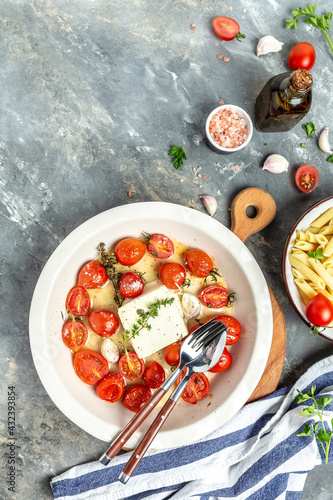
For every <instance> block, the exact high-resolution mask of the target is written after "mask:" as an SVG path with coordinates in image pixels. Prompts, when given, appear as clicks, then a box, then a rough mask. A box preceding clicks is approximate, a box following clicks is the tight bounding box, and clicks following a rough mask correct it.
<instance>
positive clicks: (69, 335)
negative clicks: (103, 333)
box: [62, 321, 88, 352]
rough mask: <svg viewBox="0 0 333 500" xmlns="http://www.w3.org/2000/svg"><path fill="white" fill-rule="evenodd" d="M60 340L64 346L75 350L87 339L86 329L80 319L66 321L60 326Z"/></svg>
mask: <svg viewBox="0 0 333 500" xmlns="http://www.w3.org/2000/svg"><path fill="white" fill-rule="evenodd" d="M62 340H63V341H64V344H65V346H66V347H68V348H69V349H71V350H72V351H74V352H77V351H79V350H80V349H81V347H83V346H84V344H85V343H86V342H87V340H88V330H87V328H86V326H85V325H84V324H83V323H82V322H81V321H67V323H65V324H64V326H63V327H62Z"/></svg>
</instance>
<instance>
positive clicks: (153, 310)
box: [122, 297, 175, 350]
mask: <svg viewBox="0 0 333 500" xmlns="http://www.w3.org/2000/svg"><path fill="white" fill-rule="evenodd" d="M174 300H175V298H174V297H171V298H169V299H162V300H159V299H157V300H156V301H155V302H152V303H151V304H149V305H148V306H147V309H148V310H147V311H144V310H143V309H138V310H137V311H136V313H137V315H138V319H137V321H136V323H134V325H133V326H132V328H131V329H130V330H125V331H124V333H123V335H122V338H123V341H124V344H123V349H125V350H126V345H127V344H128V342H129V341H130V340H132V339H133V338H135V337H137V336H138V335H139V333H140V332H141V330H142V329H143V328H147V330H151V325H150V324H149V320H150V319H152V318H156V317H157V316H158V312H159V309H160V308H161V307H166V306H168V305H170V304H172V303H173V301H174Z"/></svg>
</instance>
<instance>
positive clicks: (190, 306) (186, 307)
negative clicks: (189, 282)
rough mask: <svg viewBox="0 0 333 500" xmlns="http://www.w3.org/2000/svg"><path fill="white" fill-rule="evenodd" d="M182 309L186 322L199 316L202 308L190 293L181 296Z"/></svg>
mask: <svg viewBox="0 0 333 500" xmlns="http://www.w3.org/2000/svg"><path fill="white" fill-rule="evenodd" d="M182 309H183V312H184V317H185V319H186V321H188V320H189V319H191V318H196V317H197V316H200V315H201V310H202V306H201V303H200V301H199V299H198V298H197V297H195V295H192V294H191V293H184V294H183V296H182Z"/></svg>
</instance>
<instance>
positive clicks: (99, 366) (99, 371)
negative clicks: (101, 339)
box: [74, 350, 109, 385]
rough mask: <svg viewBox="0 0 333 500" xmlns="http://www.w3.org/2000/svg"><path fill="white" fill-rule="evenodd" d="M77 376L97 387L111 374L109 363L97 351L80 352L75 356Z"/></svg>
mask: <svg viewBox="0 0 333 500" xmlns="http://www.w3.org/2000/svg"><path fill="white" fill-rule="evenodd" d="M74 370H75V373H76V375H77V376H78V377H79V378H80V379H81V380H82V381H83V382H85V383H86V384H88V385H95V384H96V383H97V382H98V381H99V380H101V379H102V378H103V377H104V376H105V375H107V373H108V372H109V363H108V362H107V361H106V359H105V358H103V356H101V355H100V354H98V352H95V351H87V350H85V351H79V352H77V353H76V354H75V356H74Z"/></svg>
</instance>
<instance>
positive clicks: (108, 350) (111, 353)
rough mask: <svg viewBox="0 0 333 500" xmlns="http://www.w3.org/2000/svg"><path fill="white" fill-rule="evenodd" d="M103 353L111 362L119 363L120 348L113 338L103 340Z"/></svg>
mask: <svg viewBox="0 0 333 500" xmlns="http://www.w3.org/2000/svg"><path fill="white" fill-rule="evenodd" d="M101 354H102V356H104V358H105V359H106V360H107V361H108V362H109V363H117V361H119V357H120V356H119V349H118V347H117V346H116V344H115V343H114V342H113V340H111V339H104V340H103V342H102V344H101Z"/></svg>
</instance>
